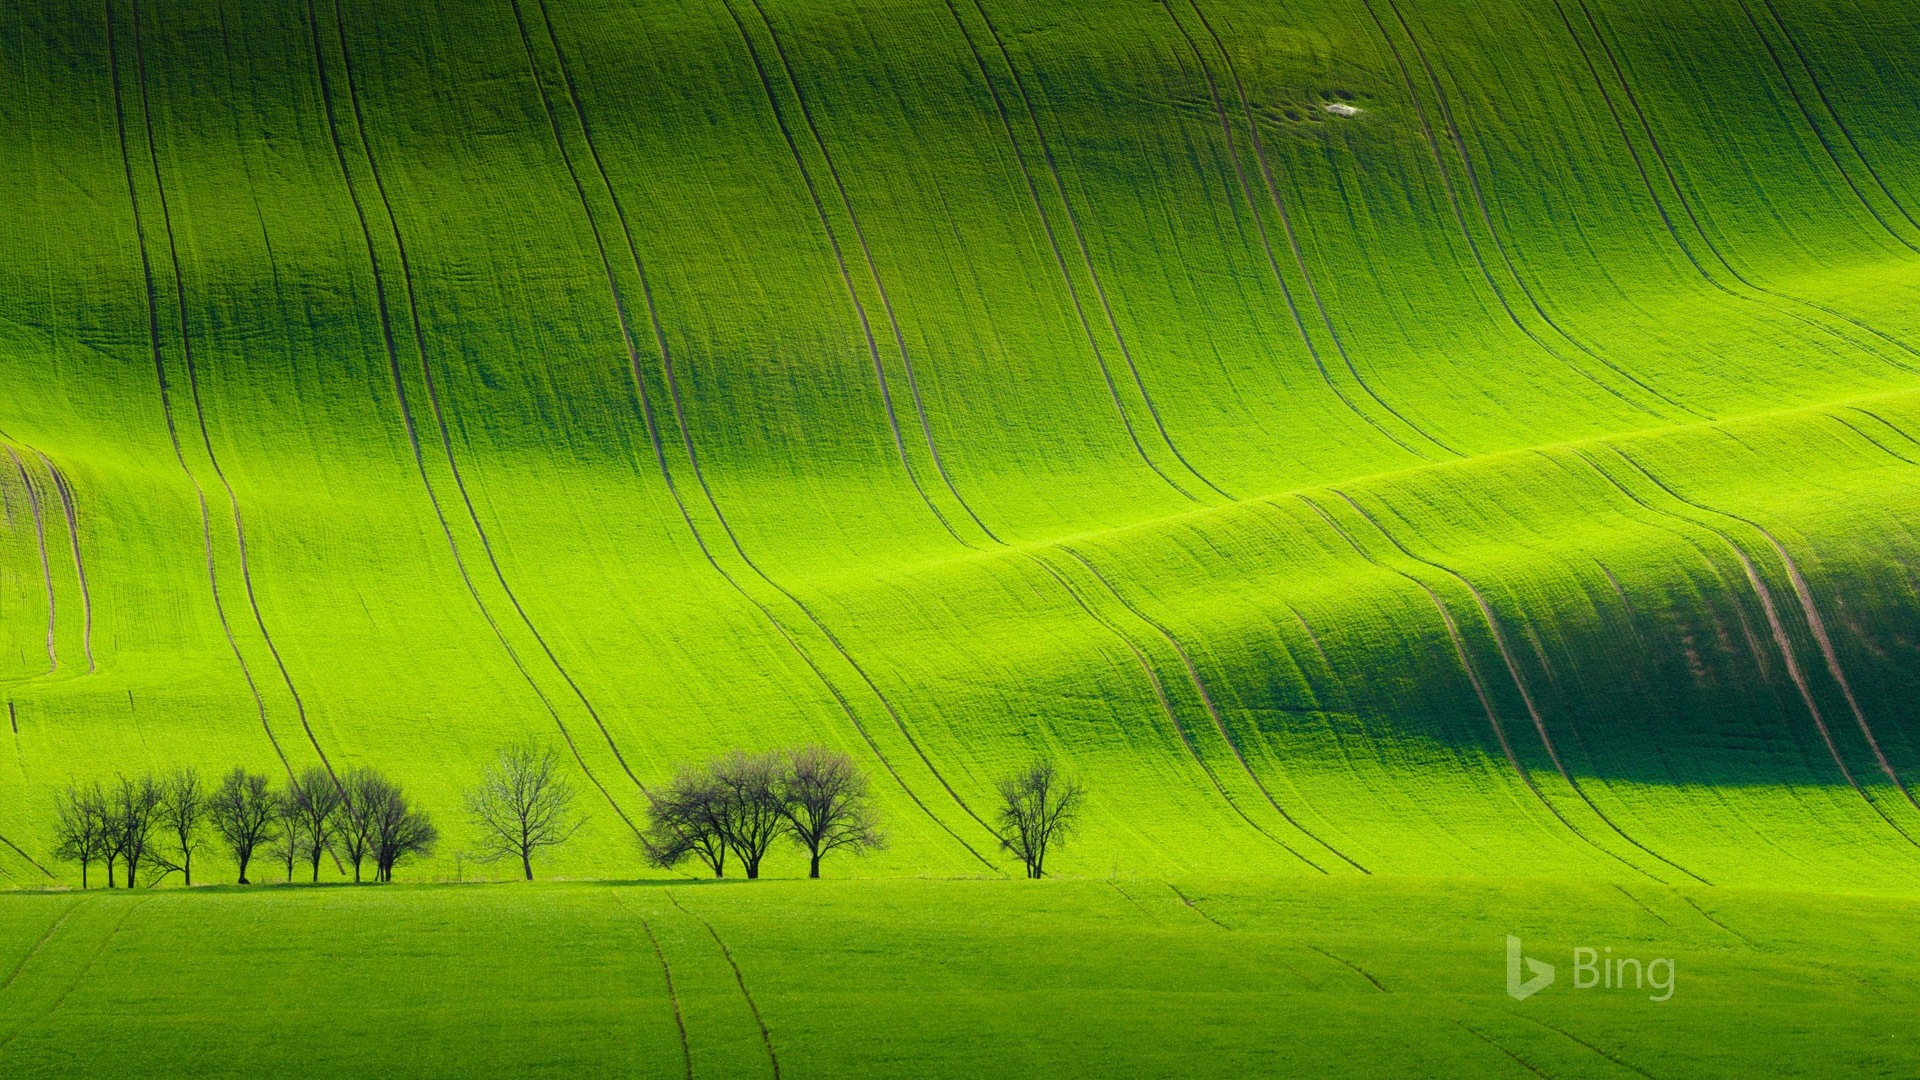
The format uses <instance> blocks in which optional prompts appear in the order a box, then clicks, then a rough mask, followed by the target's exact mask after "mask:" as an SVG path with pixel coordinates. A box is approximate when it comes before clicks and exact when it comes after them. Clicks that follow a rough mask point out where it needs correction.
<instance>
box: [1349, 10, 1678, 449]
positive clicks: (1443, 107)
mask: <svg viewBox="0 0 1920 1080" xmlns="http://www.w3.org/2000/svg"><path fill="white" fill-rule="evenodd" d="M1363 2H1365V4H1367V8H1369V13H1371V12H1373V4H1371V0H1363ZM1386 6H1388V10H1392V12H1394V21H1396V23H1400V29H1402V31H1404V33H1405V35H1407V44H1411V46H1413V58H1415V60H1419V61H1421V69H1423V71H1425V73H1427V83H1428V85H1430V86H1432V90H1434V102H1438V106H1440V121H1442V123H1446V131H1448V140H1450V142H1452V144H1453V152H1455V154H1457V156H1459V163H1461V173H1463V175H1465V177H1467V190H1469V192H1473V202H1475V208H1476V209H1478V211H1480V221H1482V223H1484V225H1486V234H1488V238H1492V240H1494V252H1496V254H1498V256H1500V261H1501V265H1503V267H1505V269H1507V273H1509V275H1511V277H1513V284H1517V286H1519V288H1521V296H1524V298H1526V304H1528V306H1530V307H1532V309H1534V315H1540V321H1542V323H1546V325H1548V327H1551V331H1553V332H1555V334H1559V336H1561V338H1565V340H1567V344H1571V346H1572V348H1576V350H1580V352H1582V354H1586V356H1588V357H1592V359H1594V361H1596V363H1599V365H1603V367H1605V369H1607V371H1613V373H1615V375H1619V377H1620V379H1626V380H1628V382H1632V384H1634V386H1638V388H1640V390H1642V392H1644V394H1647V396H1651V398H1657V400H1659V402H1663V404H1667V405H1670V407H1674V409H1680V411H1682V413H1688V415H1692V417H1697V419H1703V421H1705V419H1713V417H1709V415H1705V413H1699V411H1695V409H1692V407H1688V405H1686V404H1682V402H1678V400H1674V398H1670V396H1667V394H1663V392H1661V390H1655V388H1653V386H1649V384H1647V382H1645V380H1642V379H1640V377H1636V375H1634V373H1632V371H1628V369H1624V367H1620V365H1617V363H1613V361H1611V359H1607V357H1605V356H1601V354H1599V352H1596V350H1594V348H1592V346H1588V344H1586V342H1582V340H1580V338H1576V336H1572V334H1571V332H1569V331H1567V329H1565V327H1561V325H1559V323H1557V321H1553V315H1549V313H1548V309H1546V307H1544V306H1542V304H1540V298H1538V296H1534V290H1532V286H1528V284H1526V279H1524V277H1521V267H1519V265H1517V263H1515V261H1513V254H1511V252H1509V250H1507V244H1505V242H1503V240H1501V238H1500V229H1498V227H1496V225H1494V213H1492V209H1490V208H1488V202H1486V192H1484V188H1482V186H1480V173H1478V171H1476V169H1475V167H1473V156H1471V154H1467V140H1465V138H1463V136H1461V133H1459V123H1457V121H1455V119H1453V106H1452V104H1448V96H1446V86H1444V85H1442V83H1440V73H1438V71H1436V69H1434V65H1432V61H1430V60H1428V58H1427V50H1425V48H1421V38H1419V37H1417V35H1415V33H1413V23H1409V21H1407V17H1405V13H1404V12H1402V10H1400V4H1398V2H1396V0H1386ZM1375 23H1379V17H1375ZM1382 35H1384V29H1382ZM1388 48H1392V40H1388ZM1394 63H1398V65H1400V75H1402V79H1405V81H1407V90H1409V94H1411V90H1413V81H1411V79H1409V77H1407V75H1409V73H1407V67H1405V63H1402V61H1400V52H1398V50H1394ZM1413 111H1415V115H1417V117H1419V121H1421V131H1423V135H1427V148H1428V150H1430V152H1432V156H1434V165H1438V167H1440V179H1442V183H1446V186H1448V198H1450V202H1452V204H1453V215H1455V219H1457V221H1459V229H1461V234H1463V236H1465V238H1467V246H1469V248H1473V259H1475V263H1478V267H1480V275H1482V277H1484V279H1486V284H1488V286H1490V288H1492V290H1494V296H1498V298H1500V307H1501V311H1505V313H1507V319H1509V321H1511V323H1513V325H1515V327H1519V329H1521V332H1523V334H1526V336H1528V338H1530V340H1532V342H1534V344H1538V346H1540V348H1542V350H1544V352H1546V354H1548V356H1551V357H1553V359H1559V361H1561V363H1565V365H1567V367H1569V369H1572V371H1574V373H1578V375H1580V377H1584V379H1586V380H1588V382H1592V384H1596V386H1599V388H1601V390H1605V392H1609V394H1613V396H1615V398H1619V400H1620V402H1624V404H1626V405H1630V407H1634V409H1640V411H1644V413H1647V415H1653V417H1659V419H1667V417H1661V413H1659V411H1655V409H1649V407H1647V405H1644V404H1640V402H1634V400H1632V398H1628V396H1626V394H1620V392H1619V390H1615V388H1613V386H1607V384H1605V382H1601V380H1599V379H1596V377H1594V373H1590V371H1586V369H1584V367H1580V365H1576V363H1571V361H1569V359H1565V357H1563V356H1559V354H1557V352H1555V350H1553V348H1551V346H1549V344H1548V342H1546V340H1542V338H1540V336H1538V334H1534V331H1532V329H1530V327H1526V323H1523V321H1521V317H1519V313H1517V311H1515V309H1513V304H1511V302H1509V300H1507V296H1505V292H1503V290H1501V288H1500V284H1496V282H1494V275H1492V273H1490V271H1488V267H1486V259H1484V258H1482V254H1480V248H1478V244H1476V242H1475V238H1473V233H1471V231H1469V229H1467V217H1465V215H1463V213H1461V206H1459V198H1457V196H1455V188H1453V183H1452V181H1450V179H1448V169H1446V165H1444V163H1442V161H1440V146H1438V140H1436V138H1434V133H1432V127H1428V125H1427V111H1425V110H1423V108H1421V106H1419V96H1415V104H1413Z"/></svg>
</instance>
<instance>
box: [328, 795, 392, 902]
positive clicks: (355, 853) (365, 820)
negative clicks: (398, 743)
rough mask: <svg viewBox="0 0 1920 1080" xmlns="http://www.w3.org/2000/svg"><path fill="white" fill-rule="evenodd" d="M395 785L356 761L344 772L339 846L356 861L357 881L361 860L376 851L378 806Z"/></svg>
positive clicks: (337, 820) (337, 827) (337, 817)
mask: <svg viewBox="0 0 1920 1080" xmlns="http://www.w3.org/2000/svg"><path fill="white" fill-rule="evenodd" d="M391 786H392V785H391V784H389V783H388V782H387V779H386V778H385V777H383V776H381V775H380V774H379V773H377V772H375V771H373V770H372V769H370V768H367V767H366V766H364V765H356V766H354V767H353V768H351V769H348V770H347V771H346V772H343V773H341V774H340V809H339V811H338V813H336V814H335V816H334V828H333V842H334V847H335V849H336V850H337V851H338V852H339V854H340V856H341V857H342V858H343V859H344V860H345V861H347V862H350V863H352V864H353V883H354V884H355V885H358V884H360V864H361V863H363V862H365V861H366V860H367V857H368V856H369V855H371V854H372V853H373V822H374V808H375V807H376V806H377V805H378V804H379V802H380V800H381V799H382V798H383V797H384V796H385V789H387V788H389V787H391Z"/></svg>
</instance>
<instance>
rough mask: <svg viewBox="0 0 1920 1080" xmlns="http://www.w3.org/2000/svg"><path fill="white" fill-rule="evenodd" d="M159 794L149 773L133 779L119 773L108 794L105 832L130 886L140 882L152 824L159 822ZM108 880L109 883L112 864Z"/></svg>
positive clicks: (149, 842) (152, 829) (150, 838)
mask: <svg viewBox="0 0 1920 1080" xmlns="http://www.w3.org/2000/svg"><path fill="white" fill-rule="evenodd" d="M162 797H163V793H162V791H161V788H160V782H159V781H157V780H155V779H154V778H153V774H151V773H142V774H140V775H139V776H136V777H133V778H132V779H128V778H127V777H125V776H122V777H120V783H119V785H118V786H117V787H115V788H114V789H113V790H112V791H111V792H109V793H108V795H107V821H108V835H109V836H110V837H111V838H112V843H113V847H114V851H115V853H117V854H118V855H119V857H120V862H121V863H122V864H123V865H124V866H125V867H126V868H127V888H129V889H131V888H134V887H135V886H136V885H138V884H139V881H140V864H141V863H142V862H143V861H145V860H146V858H147V855H148V850H149V848H151V846H152V844H153V832H154V828H155V827H156V826H158V825H159V823H160V821H159V818H160V802H161V799H162ZM107 880H108V884H109V885H111V884H112V880H113V872H112V870H111V868H109V870H108V872H107Z"/></svg>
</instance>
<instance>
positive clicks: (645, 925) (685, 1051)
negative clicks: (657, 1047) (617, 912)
mask: <svg viewBox="0 0 1920 1080" xmlns="http://www.w3.org/2000/svg"><path fill="white" fill-rule="evenodd" d="M609 895H610V896H612V897H613V902H614V903H615V904H617V905H619V906H620V907H621V908H622V909H623V910H626V911H628V912H629V913H631V914H633V916H634V917H635V918H637V919H639V920H640V929H642V930H644V931H646V935H647V943H648V944H650V945H652V946H653V955H654V958H655V959H657V960H659V961H660V974H661V976H662V978H664V979H665V981H666V984H667V1002H668V1003H669V1004H670V1005H672V1006H673V1026H674V1027H675V1028H676V1029H677V1030H678V1031H679V1033H680V1057H681V1060H682V1061H684V1062H685V1063H686V1067H687V1080H693V1046H692V1044H691V1043H689V1042H688V1040H687V1018H686V1015H685V1014H684V1013H682V1012H681V1010H680V992H679V991H678V990H676V989H675V988H674V985H673V965H672V964H669V963H667V953H666V950H665V949H662V948H661V947H660V939H659V938H658V937H657V936H655V935H654V932H653V924H652V923H651V922H648V921H647V917H646V916H644V915H641V914H639V913H638V912H634V911H633V909H632V908H629V907H628V906H627V902H626V901H625V900H622V899H620V894H619V893H618V892H613V893H610V894H609Z"/></svg>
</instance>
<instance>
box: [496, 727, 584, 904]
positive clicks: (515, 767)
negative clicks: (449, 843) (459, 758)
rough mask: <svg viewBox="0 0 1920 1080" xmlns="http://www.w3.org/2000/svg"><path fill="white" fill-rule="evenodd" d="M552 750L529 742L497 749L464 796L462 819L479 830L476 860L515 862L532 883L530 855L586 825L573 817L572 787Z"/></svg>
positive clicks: (579, 818) (535, 741)
mask: <svg viewBox="0 0 1920 1080" xmlns="http://www.w3.org/2000/svg"><path fill="white" fill-rule="evenodd" d="M560 769H561V765H560V758H559V755H557V754H555V753H554V751H553V747H551V746H548V745H546V744H543V743H541V742H538V741H537V740H533V739H529V740H527V741H526V742H522V743H515V744H514V745H512V746H507V747H503V748H502V749H501V751H500V756H499V757H498V758H496V759H495V760H494V763H493V764H492V765H489V766H487V770H486V772H484V773H482V774H481V776H480V783H479V785H478V786H477V787H475V788H473V789H472V790H471V791H468V792H467V816H468V818H469V819H470V820H471V821H472V822H473V826H474V828H475V829H477V830H479V832H480V841H479V844H478V845H477V847H476V849H475V851H474V855H475V857H476V858H478V859H479V860H480V861H481V862H498V861H500V860H501V859H509V858H511V859H518V860H519V861H520V870H521V872H522V873H524V874H525V875H526V878H527V880H528V881H532V880H533V856H534V853H535V852H538V851H539V850H540V849H541V848H549V847H557V846H559V845H561V844H564V843H566V842H567V841H568V840H570V839H572V837H573V834H574V833H576V832H579V831H580V826H582V825H584V824H586V819H585V818H584V817H575V816H574V813H573V798H574V791H573V784H572V783H570V782H569V781H568V780H567V778H566V776H565V775H563V774H562V773H561V771H560Z"/></svg>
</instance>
